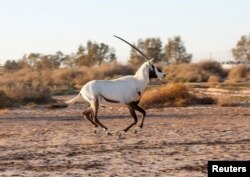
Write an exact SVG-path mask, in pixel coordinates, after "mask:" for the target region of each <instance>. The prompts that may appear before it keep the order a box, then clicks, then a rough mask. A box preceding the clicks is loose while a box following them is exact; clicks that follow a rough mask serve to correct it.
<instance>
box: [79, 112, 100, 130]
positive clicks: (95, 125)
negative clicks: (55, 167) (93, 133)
mask: <svg viewBox="0 0 250 177" xmlns="http://www.w3.org/2000/svg"><path fill="white" fill-rule="evenodd" d="M91 112H92V110H91V108H87V109H86V110H85V111H83V112H82V115H83V117H84V118H85V119H86V120H88V121H89V122H90V123H91V124H92V125H94V127H98V125H97V124H96V123H95V122H94V121H93V120H92V119H91V117H90V115H91Z"/></svg>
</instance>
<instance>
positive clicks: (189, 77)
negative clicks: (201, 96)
mask: <svg viewBox="0 0 250 177" xmlns="http://www.w3.org/2000/svg"><path fill="white" fill-rule="evenodd" d="M164 71H165V73H166V80H168V81H174V82H207V81H208V79H209V77H210V76H211V75H213V76H217V77H218V78H219V80H223V79H224V78H225V77H226V75H227V73H226V72H225V71H224V70H223V69H222V67H221V65H220V63H218V62H215V61H203V62H200V63H185V64H172V65H168V66H165V67H164Z"/></svg>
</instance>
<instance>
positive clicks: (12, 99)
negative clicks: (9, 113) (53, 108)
mask: <svg viewBox="0 0 250 177" xmlns="http://www.w3.org/2000/svg"><path fill="white" fill-rule="evenodd" d="M2 89H3V91H2V93H4V94H3V96H5V98H6V99H5V101H3V105H4V106H3V107H12V106H17V105H18V104H28V103H35V104H44V103H50V102H53V101H54V100H53V99H52V97H51V94H50V90H49V88H48V87H46V86H42V85H37V86H31V85H26V84H17V85H15V86H12V87H4V88H2ZM1 105H2V104H1Z"/></svg>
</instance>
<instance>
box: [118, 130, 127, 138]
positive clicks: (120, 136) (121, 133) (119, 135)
mask: <svg viewBox="0 0 250 177" xmlns="http://www.w3.org/2000/svg"><path fill="white" fill-rule="evenodd" d="M125 134H126V132H125V131H124V130H122V131H120V132H119V133H118V137H119V138H122V136H123V135H125Z"/></svg>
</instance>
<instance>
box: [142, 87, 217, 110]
mask: <svg viewBox="0 0 250 177" xmlns="http://www.w3.org/2000/svg"><path fill="white" fill-rule="evenodd" d="M213 103H214V99H212V98H207V97H206V98H198V97H196V96H195V95H192V94H191V93H189V89H188V87H187V86H185V85H184V84H181V83H172V84H168V85H164V86H161V87H157V88H154V89H150V90H147V91H146V92H145V93H144V94H143V97H142V99H141V102H140V105H141V106H143V107H144V108H154V107H169V106H177V107H179V106H188V105H192V104H213Z"/></svg>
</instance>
